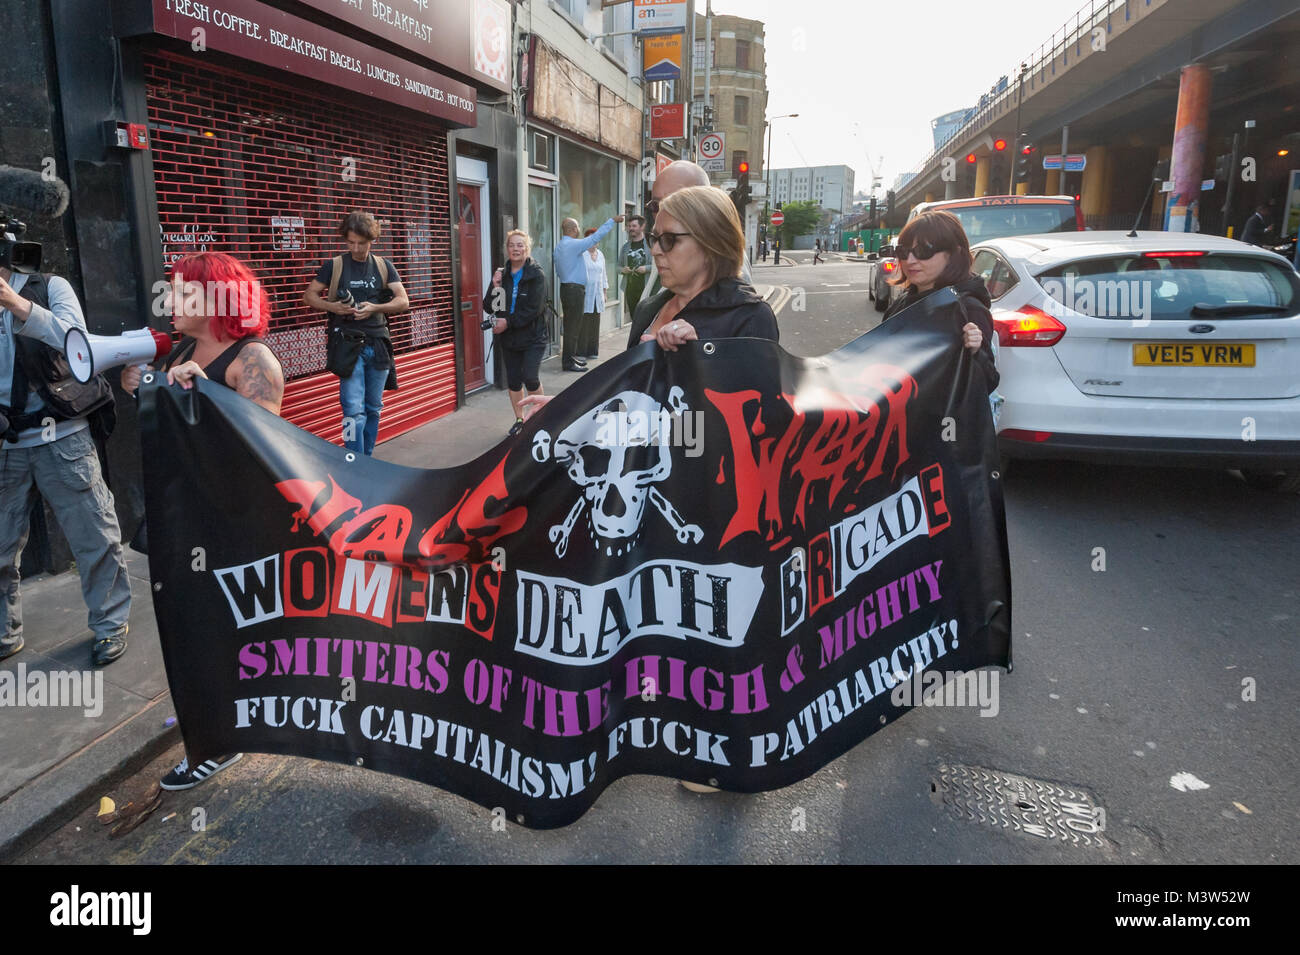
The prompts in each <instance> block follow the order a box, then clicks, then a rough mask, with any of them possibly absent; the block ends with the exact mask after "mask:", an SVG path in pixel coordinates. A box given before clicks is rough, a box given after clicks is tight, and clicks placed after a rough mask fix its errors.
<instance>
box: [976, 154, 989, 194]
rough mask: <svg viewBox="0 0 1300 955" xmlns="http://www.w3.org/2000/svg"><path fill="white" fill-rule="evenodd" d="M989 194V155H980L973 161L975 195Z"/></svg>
mask: <svg viewBox="0 0 1300 955" xmlns="http://www.w3.org/2000/svg"><path fill="white" fill-rule="evenodd" d="M988 194H989V157H988V156H980V157H979V159H978V160H977V161H976V163H975V195H976V196H977V197H978V196H987V195H988Z"/></svg>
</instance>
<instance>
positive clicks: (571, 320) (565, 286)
mask: <svg viewBox="0 0 1300 955" xmlns="http://www.w3.org/2000/svg"><path fill="white" fill-rule="evenodd" d="M586 298H587V287H586V286H585V285H582V284H581V283H579V282H561V283H560V308H562V309H563V310H564V331H563V336H564V342H563V344H562V346H561V348H560V356H561V357H560V360H561V361H562V362H563V363H564V364H566V365H567V364H568V363H569V362H571V361H573V358H574V356H575V355H577V354H578V353H579V352H578V345H579V341H578V339H579V338H580V337H581V335H582V326H583V324H584V318H583V314H582V306H583V305H585V304H586Z"/></svg>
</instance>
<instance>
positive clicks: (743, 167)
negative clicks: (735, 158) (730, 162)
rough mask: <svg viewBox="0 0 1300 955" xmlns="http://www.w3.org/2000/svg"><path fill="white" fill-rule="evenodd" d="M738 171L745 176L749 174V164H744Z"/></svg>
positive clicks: (737, 168) (738, 167)
mask: <svg viewBox="0 0 1300 955" xmlns="http://www.w3.org/2000/svg"><path fill="white" fill-rule="evenodd" d="M736 170H737V171H738V172H739V173H740V174H741V175H742V176H743V175H744V174H745V173H747V172H749V163H747V162H742V163H741V164H740V165H739V166H737V167H736Z"/></svg>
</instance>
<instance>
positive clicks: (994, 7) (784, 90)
mask: <svg viewBox="0 0 1300 955" xmlns="http://www.w3.org/2000/svg"><path fill="white" fill-rule="evenodd" d="M704 2H705V0H696V9H697V10H699V11H701V12H703V9H704ZM1098 2H1100V0H1098ZM1085 5H1086V0H1032V2H1030V0H965V2H961V0H901V2H896V3H887V2H882V0H713V12H714V13H715V14H732V15H735V16H740V17H746V18H747V19H751V20H761V21H763V23H764V24H765V38H766V46H767V85H768V101H767V115H768V116H781V115H783V114H786V113H798V114H799V117H798V118H796V119H779V120H777V121H776V122H775V123H774V124H773V127H772V129H773V132H772V157H771V165H772V168H774V169H781V168H784V167H787V166H833V165H840V164H843V165H846V166H852V167H853V169H854V170H855V173H856V174H855V177H854V182H855V187H856V188H857V189H858V190H866V189H867V188H869V187H870V184H871V166H870V163H872V162H874V163H877V168H878V172H879V174H880V175H881V177H882V179H883V180H884V181H883V183H882V185H881V189H882V195H883V190H884V189H888V188H889V187H890V186H891V185H892V184H893V182H894V177H895V176H897V175H898V174H899V173H901V172H907V171H910V170H911V169H912V168H914V167H915V166H916V165H917V163H919V162H920V161H921V160H922V159H923V158H924V157H925V156H927V155H928V154H929V153H930V151H931V150H932V149H933V147H934V138H933V135H932V133H931V131H930V120H932V119H934V118H935V117H936V116H940V115H942V114H944V113H948V112H951V111H952V110H955V109H961V108H964V107H967V106H973V105H974V104H975V103H976V101H978V100H979V97H980V94H981V93H983V92H986V91H987V90H988V89H989V87H990V86H992V85H993V84H994V83H996V82H997V80H998V78H999V77H1000V76H1002V75H1004V74H1006V75H1007V76H1008V78H1010V77H1013V76H1015V74H1016V73H1017V72H1018V68H1019V64H1020V62H1021V61H1022V60H1024V59H1026V58H1028V57H1029V55H1030V54H1031V53H1033V52H1034V51H1036V50H1037V49H1038V48H1039V47H1040V46H1042V45H1043V44H1045V43H1047V42H1048V40H1049V38H1050V37H1051V36H1052V34H1053V32H1056V31H1060V30H1061V28H1062V27H1063V26H1064V24H1065V22H1066V21H1067V20H1069V21H1070V23H1071V26H1073V23H1074V16H1075V14H1076V13H1077V12H1078V10H1079V9H1080V8H1082V7H1084V6H1085ZM868 157H869V158H868Z"/></svg>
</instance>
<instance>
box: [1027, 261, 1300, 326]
mask: <svg viewBox="0 0 1300 955" xmlns="http://www.w3.org/2000/svg"><path fill="white" fill-rule="evenodd" d="M1037 279H1038V284H1039V285H1041V286H1042V287H1043V289H1044V291H1046V292H1047V294H1048V295H1050V296H1051V297H1052V298H1053V299H1055V300H1056V301H1057V302H1060V303H1061V304H1062V305H1064V306H1065V307H1066V308H1069V309H1071V310H1073V311H1075V312H1080V313H1082V314H1084V315H1089V316H1091V317H1093V318H1120V319H1135V318H1141V319H1145V318H1150V319H1153V320H1157V321H1158V320H1160V319H1186V318H1198V317H1203V318H1216V319H1232V318H1246V317H1249V318H1267V317H1269V316H1273V315H1276V316H1279V317H1286V316H1290V315H1295V314H1296V313H1297V312H1300V279H1297V277H1296V274H1295V272H1294V271H1293V270H1292V269H1290V268H1289V267H1286V266H1285V265H1283V263H1281V262H1276V263H1275V262H1271V261H1269V260H1267V259H1262V258H1257V257H1255V256H1249V255H1232V254H1223V253H1211V254H1205V255H1196V254H1186V253H1184V254H1178V253H1145V254H1138V253H1135V254H1131V255H1117V256H1110V257H1106V258H1096V259H1086V260H1083V261H1079V262H1070V263H1067V264H1065V265H1062V266H1058V267H1056V268H1053V269H1049V270H1048V271H1046V272H1043V273H1041V274H1040V275H1038V276H1037Z"/></svg>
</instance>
